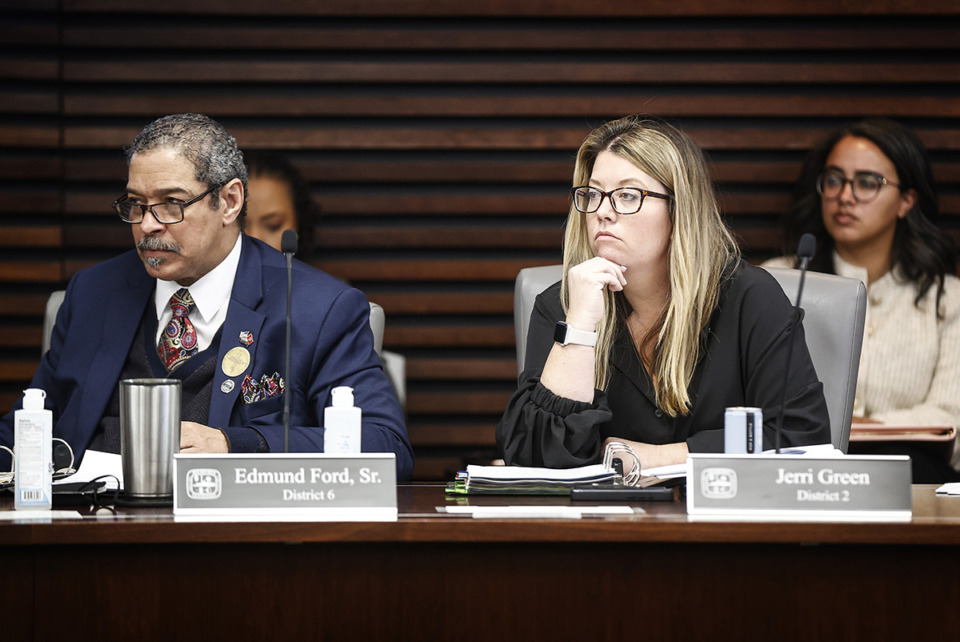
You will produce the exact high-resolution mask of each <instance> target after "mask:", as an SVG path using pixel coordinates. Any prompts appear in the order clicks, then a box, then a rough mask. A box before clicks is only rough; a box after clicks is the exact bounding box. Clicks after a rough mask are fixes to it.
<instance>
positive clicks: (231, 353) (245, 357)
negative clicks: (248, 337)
mask: <svg viewBox="0 0 960 642" xmlns="http://www.w3.org/2000/svg"><path fill="white" fill-rule="evenodd" d="M249 365H250V351H249V350H247V349H246V348H230V350H228V351H227V354H225V355H223V363H222V364H220V367H221V368H222V369H223V374H225V375H227V376H228V377H236V376H237V375H241V374H243V373H244V372H245V371H246V369H247V366H249Z"/></svg>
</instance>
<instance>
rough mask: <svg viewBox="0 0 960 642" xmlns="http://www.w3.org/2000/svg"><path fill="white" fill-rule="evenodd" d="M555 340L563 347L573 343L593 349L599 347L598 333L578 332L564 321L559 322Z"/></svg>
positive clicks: (554, 334)
mask: <svg viewBox="0 0 960 642" xmlns="http://www.w3.org/2000/svg"><path fill="white" fill-rule="evenodd" d="M553 340H554V341H556V342H557V343H559V344H560V345H562V346H565V345H568V344H571V343H573V344H575V345H580V346H590V347H591V348H592V347H594V346H596V345H597V333H596V332H587V331H586V330H577V329H576V328H574V327H573V326H570V325H567V324H566V323H564V322H563V321H557V329H556V330H555V331H554V333H553Z"/></svg>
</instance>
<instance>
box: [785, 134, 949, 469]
mask: <svg viewBox="0 0 960 642" xmlns="http://www.w3.org/2000/svg"><path fill="white" fill-rule="evenodd" d="M937 216H938V207H937V193H936V189H935V187H934V182H933V177H932V174H931V171H930V162H929V159H928V157H927V152H926V150H925V149H924V148H923V145H922V144H921V143H920V141H919V140H918V139H917V137H916V136H915V135H914V134H913V133H911V132H910V131H909V130H908V129H907V128H905V127H903V126H902V125H900V124H898V123H896V122H893V121H890V120H885V119H870V120H864V121H861V122H859V123H856V124H854V125H851V126H849V127H846V128H844V129H841V130H840V131H837V132H835V133H833V134H832V135H830V136H828V137H827V138H826V139H825V140H824V141H822V142H821V143H820V144H819V145H817V147H815V148H814V149H813V150H812V151H811V152H810V154H809V155H808V157H807V159H806V161H805V162H804V165H803V169H802V171H801V174H800V178H799V180H798V181H797V184H796V186H795V188H794V193H793V199H792V201H791V204H790V206H789V208H788V210H787V215H786V238H785V243H786V246H787V247H796V242H797V239H799V237H800V236H801V235H803V234H804V233H807V232H809V233H812V234H814V235H815V236H816V237H817V248H818V249H817V255H816V256H815V257H814V258H813V260H812V261H810V269H813V270H817V271H820V272H827V273H831V274H839V275H841V276H846V277H852V278H856V279H860V280H861V281H863V282H864V284H865V285H866V286H867V293H868V297H867V323H866V328H865V331H864V337H863V351H862V353H861V359H860V374H859V378H858V381H857V401H856V404H855V406H854V422H858V421H859V422H865V421H873V422H881V423H885V424H898V425H927V424H934V425H951V426H957V425H960V281H958V280H957V278H956V277H955V276H954V275H955V272H956V254H955V250H954V248H953V246H952V244H951V243H950V242H949V239H948V238H947V237H945V236H944V234H943V232H942V231H941V230H940V229H938V228H937V226H936V225H935V224H934V223H933V222H932V221H933V220H936V218H937ZM795 262H796V259H795V258H794V257H792V256H787V257H781V258H779V259H773V260H771V261H768V262H767V263H766V265H773V266H778V267H794V264H795ZM881 448H884V449H885V452H893V450H890V449H889V447H885V446H876V445H871V446H867V445H864V444H859V443H853V444H851V447H850V450H851V452H867V451H868V450H869V451H870V452H878V450H879V449H881ZM896 450H897V451H898V452H899V451H903V448H902V447H897V449H896ZM908 454H911V456H912V457H913V467H914V481H915V482H918V483H921V482H931V483H936V482H940V481H945V480H947V479H949V478H951V477H952V475H953V471H952V470H951V469H950V468H949V467H948V466H947V465H946V461H945V459H943V458H941V459H937V458H935V457H930V456H929V454H927V453H925V452H921V451H916V452H910V453H908ZM958 454H960V453H958ZM954 463H956V460H955V462H954Z"/></svg>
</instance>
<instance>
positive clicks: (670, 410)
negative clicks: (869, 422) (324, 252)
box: [497, 116, 830, 468]
mask: <svg viewBox="0 0 960 642" xmlns="http://www.w3.org/2000/svg"><path fill="white" fill-rule="evenodd" d="M573 185H574V187H573V190H572V196H573V201H572V204H571V206H570V210H569V213H568V216H567V228H566V236H565V239H564V260H563V279H562V281H561V282H560V283H557V284H555V285H553V286H551V287H550V288H548V289H547V290H545V291H544V292H543V293H541V294H540V295H539V296H538V297H537V301H536V304H535V306H534V310H533V313H532V315H531V319H530V326H529V334H528V339H527V354H526V360H525V364H526V367H525V370H524V372H523V373H521V375H520V378H519V384H520V385H519V388H518V390H517V391H516V392H515V393H514V395H513V397H512V398H511V399H510V402H509V404H508V406H507V410H506V412H505V413H504V416H503V418H502V419H501V421H500V425H499V426H498V427H497V444H498V446H499V448H500V450H501V453H502V455H503V457H504V459H505V461H506V463H507V464H519V465H526V466H549V467H555V468H568V467H573V466H579V465H584V464H589V463H596V462H598V461H599V460H600V458H601V457H602V453H603V447H604V444H605V443H608V442H610V441H620V442H625V443H626V444H628V445H629V446H630V447H631V448H633V450H634V451H635V453H636V454H637V456H638V458H639V459H640V461H641V463H642V466H643V467H644V468H649V467H656V466H660V465H667V464H673V463H680V462H683V461H684V460H685V459H686V456H687V453H688V452H720V451H722V450H723V414H724V410H725V409H726V408H727V407H729V406H754V407H759V408H761V409H762V410H763V414H764V444H765V446H766V447H767V448H770V447H772V445H773V434H774V433H773V426H774V423H775V419H776V417H777V414H778V413H779V411H780V405H781V399H782V398H783V399H785V403H784V412H783V431H782V437H781V439H782V443H783V444H784V445H809V444H819V443H828V442H829V441H830V429H829V419H828V417H827V409H826V402H825V401H824V397H823V389H822V385H821V384H820V382H819V381H818V379H817V375H816V372H815V371H814V368H813V364H812V363H811V360H810V355H809V352H808V351H807V347H806V343H805V341H804V338H803V330H802V326H800V325H799V324H795V323H794V321H795V319H796V313H795V311H794V309H793V307H792V306H791V305H790V302H789V301H788V300H787V298H786V296H785V295H784V294H783V291H782V289H781V288H780V286H779V285H778V284H777V282H776V281H775V280H774V279H773V277H771V276H770V275H769V274H768V273H767V272H765V271H764V270H762V269H760V268H755V267H753V266H751V265H749V264H747V263H745V262H743V261H742V260H741V259H740V254H739V251H738V249H737V247H736V244H735V242H734V240H733V238H732V236H731V234H730V232H729V230H728V229H727V227H726V225H725V224H724V222H723V220H722V218H721V215H720V211H719V207H718V205H717V202H716V197H715V194H714V190H713V184H712V182H711V180H710V176H709V172H708V170H707V165H706V161H705V159H704V157H703V152H702V151H701V150H700V148H699V147H698V146H697V145H696V143H694V142H693V141H692V140H691V139H690V138H689V137H688V136H687V135H686V134H684V133H683V132H681V131H679V130H678V129H676V128H674V127H672V126H671V125H669V124H667V123H665V122H662V121H660V120H656V119H652V118H641V117H636V116H631V117H627V118H622V119H620V120H616V121H613V122H609V123H606V124H604V125H602V126H601V127H599V128H598V129H596V130H595V131H593V132H592V133H591V134H590V135H589V136H588V137H587V138H586V140H585V141H584V143H583V144H582V145H581V147H580V150H579V152H578V154H577V162H576V168H575V171H574V181H573ZM794 332H796V333H797V337H796V339H795V340H793V341H791V334H792V333H794ZM791 350H792V351H793V352H792V356H790V355H788V353H789V352H790V351H791ZM788 360H789V361H790V364H791V367H790V371H789V373H787V372H785V366H786V363H787V362H788ZM785 376H786V377H787V378H788V380H787V381H786V395H785V397H781V395H782V392H783V386H784V377H785Z"/></svg>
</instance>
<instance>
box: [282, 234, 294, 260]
mask: <svg viewBox="0 0 960 642" xmlns="http://www.w3.org/2000/svg"><path fill="white" fill-rule="evenodd" d="M280 251H281V252H283V253H284V254H296V253H297V231H296V230H284V231H283V236H281V237H280Z"/></svg>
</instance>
